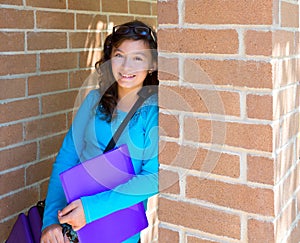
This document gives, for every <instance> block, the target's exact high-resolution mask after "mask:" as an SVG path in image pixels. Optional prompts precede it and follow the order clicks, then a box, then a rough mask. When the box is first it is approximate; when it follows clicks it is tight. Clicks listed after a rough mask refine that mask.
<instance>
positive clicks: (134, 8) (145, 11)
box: [129, 1, 151, 15]
mask: <svg viewBox="0 0 300 243" xmlns="http://www.w3.org/2000/svg"><path fill="white" fill-rule="evenodd" d="M129 13H130V14H141V15H150V14H151V3H149V2H141V1H130V2H129Z"/></svg>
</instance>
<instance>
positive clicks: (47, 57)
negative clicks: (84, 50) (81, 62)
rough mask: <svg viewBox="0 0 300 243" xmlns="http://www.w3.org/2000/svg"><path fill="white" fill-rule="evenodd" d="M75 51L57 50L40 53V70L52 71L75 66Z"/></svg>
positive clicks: (76, 62)
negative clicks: (55, 51)
mask: <svg viewBox="0 0 300 243" xmlns="http://www.w3.org/2000/svg"><path fill="white" fill-rule="evenodd" d="M77 64H78V61H77V53H74V52H59V53H42V54H41V59H40V69H41V71H54V70H64V69H75V68H77Z"/></svg>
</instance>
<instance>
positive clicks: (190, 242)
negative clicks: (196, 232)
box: [187, 235, 218, 243]
mask: <svg viewBox="0 0 300 243" xmlns="http://www.w3.org/2000/svg"><path fill="white" fill-rule="evenodd" d="M187 243H218V242H217V241H214V240H206V239H205V238H203V239H200V238H196V237H194V236H189V235H188V236H187Z"/></svg>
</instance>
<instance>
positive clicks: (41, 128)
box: [25, 114, 66, 140]
mask: <svg viewBox="0 0 300 243" xmlns="http://www.w3.org/2000/svg"><path fill="white" fill-rule="evenodd" d="M65 129H66V116H65V115H64V114H61V115H57V116H52V117H47V118H41V119H36V120H33V121H29V122H26V123H25V138H26V140H31V139H34V138H39V137H43V136H48V135H53V134H54V133H58V132H62V131H65Z"/></svg>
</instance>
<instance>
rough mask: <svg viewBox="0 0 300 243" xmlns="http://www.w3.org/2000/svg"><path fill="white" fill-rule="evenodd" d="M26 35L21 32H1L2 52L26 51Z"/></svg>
mask: <svg viewBox="0 0 300 243" xmlns="http://www.w3.org/2000/svg"><path fill="white" fill-rule="evenodd" d="M24 42H25V38H24V33H21V32H0V43H5V45H0V51H4V52H5V51H24V49H25V47H24Z"/></svg>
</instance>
